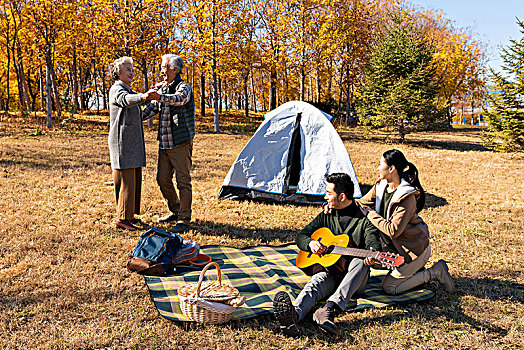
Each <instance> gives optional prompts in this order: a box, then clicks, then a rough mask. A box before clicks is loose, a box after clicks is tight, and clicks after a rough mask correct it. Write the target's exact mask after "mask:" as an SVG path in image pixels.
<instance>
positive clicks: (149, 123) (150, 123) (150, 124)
mask: <svg viewBox="0 0 524 350" xmlns="http://www.w3.org/2000/svg"><path fill="white" fill-rule="evenodd" d="M141 68H142V75H143V76H144V92H146V91H148V90H149V77H148V76H147V60H146V58H145V56H144V57H142V64H141ZM186 69H187V67H186ZM104 91H106V89H105V88H104ZM104 96H105V95H104ZM104 101H105V98H104ZM104 109H106V108H105V107H104ZM147 126H148V127H150V128H152V127H153V118H149V119H148V120H147Z"/></svg>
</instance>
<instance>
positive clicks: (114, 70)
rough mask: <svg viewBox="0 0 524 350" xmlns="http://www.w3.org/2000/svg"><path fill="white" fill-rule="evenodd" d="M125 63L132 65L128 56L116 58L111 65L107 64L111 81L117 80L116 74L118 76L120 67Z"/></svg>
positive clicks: (131, 60)
mask: <svg viewBox="0 0 524 350" xmlns="http://www.w3.org/2000/svg"><path fill="white" fill-rule="evenodd" d="M126 63H129V64H131V65H133V59H132V58H131V57H128V56H123V57H120V58H117V59H116V60H114V61H113V63H110V64H109V73H111V76H112V77H113V79H115V80H118V74H120V69H122V66H123V65H124V64H126Z"/></svg>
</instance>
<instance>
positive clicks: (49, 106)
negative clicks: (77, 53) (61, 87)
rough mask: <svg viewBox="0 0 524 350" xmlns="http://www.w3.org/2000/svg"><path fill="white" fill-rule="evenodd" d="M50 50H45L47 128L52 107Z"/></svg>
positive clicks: (50, 122) (50, 121)
mask: <svg viewBox="0 0 524 350" xmlns="http://www.w3.org/2000/svg"><path fill="white" fill-rule="evenodd" d="M50 56H51V52H49V48H48V49H47V51H46V57H45V58H46V60H45V61H46V65H45V93H46V120H47V128H49V129H51V127H52V126H53V121H52V119H53V116H52V112H53V107H52V103H53V101H52V99H51V57H50Z"/></svg>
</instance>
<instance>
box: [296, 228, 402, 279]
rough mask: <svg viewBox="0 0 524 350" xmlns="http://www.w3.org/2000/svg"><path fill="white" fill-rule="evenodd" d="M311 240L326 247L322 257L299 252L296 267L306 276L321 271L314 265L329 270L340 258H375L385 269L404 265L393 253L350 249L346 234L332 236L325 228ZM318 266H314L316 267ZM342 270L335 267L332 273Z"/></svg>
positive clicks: (319, 230) (315, 233)
mask: <svg viewBox="0 0 524 350" xmlns="http://www.w3.org/2000/svg"><path fill="white" fill-rule="evenodd" d="M311 238H312V239H314V240H315V241H318V242H320V243H322V244H323V245H325V246H326V247H327V250H326V253H324V254H322V255H318V254H313V253H311V252H307V251H304V250H301V251H300V252H299V253H298V255H297V259H296V265H297V267H299V268H300V269H302V270H303V271H304V272H305V273H306V274H308V275H312V274H314V273H316V272H318V271H320V270H321V269H319V268H315V265H316V264H318V265H321V266H323V267H325V268H326V269H328V271H329V270H330V268H333V267H334V266H335V265H336V264H337V263H339V264H340V262H339V260H341V257H342V256H352V257H358V258H367V257H370V258H375V259H377V260H378V261H379V262H380V263H381V264H382V265H385V266H387V267H397V266H400V265H402V264H403V263H404V257H403V256H401V255H398V254H394V253H387V252H379V251H374V250H366V249H358V248H350V247H348V245H349V244H350V237H349V236H348V235H346V234H340V235H334V234H333V233H332V232H331V230H330V229H329V228H327V227H322V228H319V229H318V230H316V231H315V232H313V234H312V235H311ZM318 265H316V266H317V267H318ZM342 269H343V268H341V267H340V266H339V267H337V268H336V269H335V270H334V271H338V272H341V270H342Z"/></svg>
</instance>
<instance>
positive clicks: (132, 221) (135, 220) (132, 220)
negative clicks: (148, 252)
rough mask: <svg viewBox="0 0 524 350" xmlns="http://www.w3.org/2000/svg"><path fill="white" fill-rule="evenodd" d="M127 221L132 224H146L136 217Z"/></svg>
mask: <svg viewBox="0 0 524 350" xmlns="http://www.w3.org/2000/svg"><path fill="white" fill-rule="evenodd" d="M129 222H130V223H132V224H133V225H134V226H142V227H144V226H147V225H146V224H144V222H143V221H142V220H140V219H136V218H133V219H130V220H129Z"/></svg>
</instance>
